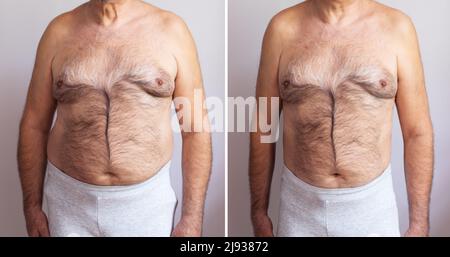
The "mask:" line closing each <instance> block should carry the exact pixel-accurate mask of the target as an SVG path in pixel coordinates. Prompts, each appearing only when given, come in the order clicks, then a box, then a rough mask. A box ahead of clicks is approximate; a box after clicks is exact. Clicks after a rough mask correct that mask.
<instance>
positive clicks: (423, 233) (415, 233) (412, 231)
mask: <svg viewBox="0 0 450 257" xmlns="http://www.w3.org/2000/svg"><path fill="white" fill-rule="evenodd" d="M428 236H429V229H428V226H424V227H413V226H410V227H409V228H408V230H407V231H406V233H405V237H428Z"/></svg>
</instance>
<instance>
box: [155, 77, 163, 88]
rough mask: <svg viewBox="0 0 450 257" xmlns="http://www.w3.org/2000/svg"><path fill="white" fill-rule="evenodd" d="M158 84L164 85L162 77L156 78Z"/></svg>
mask: <svg viewBox="0 0 450 257" xmlns="http://www.w3.org/2000/svg"><path fill="white" fill-rule="evenodd" d="M156 84H158V86H162V85H163V84H164V81H163V80H162V79H159V78H158V79H156Z"/></svg>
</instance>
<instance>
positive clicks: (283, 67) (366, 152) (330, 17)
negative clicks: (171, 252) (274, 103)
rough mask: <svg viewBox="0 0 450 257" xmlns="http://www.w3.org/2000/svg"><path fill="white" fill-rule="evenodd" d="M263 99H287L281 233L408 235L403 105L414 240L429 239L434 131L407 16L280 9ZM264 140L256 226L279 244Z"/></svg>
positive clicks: (343, 2)
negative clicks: (395, 139)
mask: <svg viewBox="0 0 450 257" xmlns="http://www.w3.org/2000/svg"><path fill="white" fill-rule="evenodd" d="M256 95H257V97H280V98H281V103H282V110H283V113H284V124H283V126H284V127H283V131H284V138H283V147H284V151H283V152H284V165H285V168H284V171H283V176H282V185H281V199H280V200H281V205H280V215H279V224H278V236H372V235H373V236H377V235H378V236H399V235H400V234H399V228H398V214H397V206H396V202H395V195H394V192H393V187H392V178H391V173H390V172H391V171H390V164H389V163H390V155H391V146H390V144H391V130H392V129H391V127H392V109H393V107H394V104H395V105H396V106H397V110H398V115H399V119H400V123H401V128H402V132H403V140H404V152H405V158H404V160H405V173H406V182H407V191H408V199H409V229H408V230H407V232H406V235H407V236H427V235H428V233H429V198H430V191H431V181H432V173H433V132H432V126H431V121H430V115H429V109H428V102H427V95H426V91H425V86H424V76H423V70H422V65H421V60H420V54H419V47H418V43H417V38H416V33H415V29H414V26H413V24H412V23H411V21H410V19H409V18H408V17H406V16H405V15H404V14H402V13H400V12H399V11H397V10H394V9H392V8H389V7H386V6H384V5H381V4H379V3H377V2H375V1H370V0H310V1H306V2H303V3H301V4H298V5H296V6H294V7H291V8H288V9H286V10H284V11H282V12H280V13H279V14H277V15H276V16H275V17H274V18H273V19H272V21H271V23H270V25H269V26H268V29H267V31H266V34H265V37H264V42H263V49H262V57H261V64H260V71H259V78H258V83H257V89H256ZM269 102H270V101H269ZM263 107H266V108H270V106H263ZM268 118H270V117H268ZM262 135H263V133H262V132H261V131H259V132H256V133H252V134H251V153H250V183H251V194H252V221H253V225H254V232H255V234H256V235H257V236H272V235H273V229H272V222H271V220H270V218H269V217H268V214H267V208H268V199H269V192H270V183H271V178H272V172H273V167H274V159H275V158H274V157H275V145H274V144H264V143H261V142H260V138H261V136H262Z"/></svg>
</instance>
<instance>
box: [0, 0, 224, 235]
mask: <svg viewBox="0 0 450 257" xmlns="http://www.w3.org/2000/svg"><path fill="white" fill-rule="evenodd" d="M83 2H85V1H82V0H64V1H61V0H39V1H36V0H2V1H0V126H1V127H0V236H24V235H26V230H25V222H24V218H23V214H22V196H21V191H20V185H19V178H18V172H17V165H16V149H17V138H18V128H19V120H20V116H21V113H22V110H23V105H24V101H25V96H26V91H27V88H28V83H29V80H30V77H31V72H32V68H33V63H34V58H35V53H36V47H37V44H38V41H39V39H40V37H41V35H42V33H43V31H44V29H45V28H46V26H47V24H48V23H49V22H50V21H51V20H52V19H53V18H54V17H55V16H57V15H59V14H61V13H63V12H66V11H69V10H71V9H73V8H75V7H76V6H78V5H80V4H82V3H83ZM148 2H151V3H152V4H154V5H156V6H159V7H161V8H163V9H167V10H170V11H172V12H174V13H176V14H178V15H180V16H181V17H182V18H184V20H185V21H186V23H187V24H188V26H189V27H190V29H191V31H192V33H193V35H194V38H195V40H196V43H197V47H198V50H199V56H200V62H201V66H202V70H203V76H204V82H205V88H206V94H207V96H216V97H219V98H221V99H223V98H224V95H225V85H224V76H225V74H224V68H225V67H224V51H225V50H224V49H225V42H224V39H225V38H224V26H225V24H224V22H225V21H224V19H225V16H224V15H225V14H224V9H225V8H224V2H223V1H221V0H214V1H211V0H189V1H184V0H158V1H157V0H151V1H148ZM174 137H175V145H174V149H175V150H174V157H173V160H172V173H171V174H172V182H173V186H174V188H175V191H176V193H177V196H178V199H181V169H180V167H181V162H180V156H181V136H180V134H175V136H174ZM224 138H225V137H224V134H223V133H214V134H213V151H214V156H213V160H214V162H213V173H212V177H211V182H210V187H209V191H208V197H207V201H206V213H205V221H204V223H205V225H204V235H206V236H223V235H224V216H225V214H224V212H225V207H224V206H225V202H224V201H225V200H224V190H225V185H224V180H225V178H224V177H225V176H224V175H225V173H224ZM179 207H180V203H179V205H178V208H177V214H176V216H175V219H176V220H178V218H179V214H180V208H179Z"/></svg>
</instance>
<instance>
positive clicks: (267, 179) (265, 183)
mask: <svg viewBox="0 0 450 257" xmlns="http://www.w3.org/2000/svg"><path fill="white" fill-rule="evenodd" d="M277 27H278V26H277V22H276V21H275V20H272V22H271V23H270V24H269V27H268V28H267V30H266V33H265V35H264V40H263V46H262V53H261V60H260V66H259V74H258V80H257V85H256V100H257V109H256V115H257V116H256V117H259V115H260V113H261V112H262V113H266V114H267V116H266V120H267V121H268V124H270V122H272V121H271V115H270V111H264V110H271V101H270V98H271V97H278V96H279V91H278V61H279V59H280V55H281V37H280V35H279V31H278V28H277ZM261 97H267V99H268V100H267V101H266V103H267V104H265V105H263V106H261V105H260V103H259V99H260V98H261ZM257 124H258V125H257V131H256V132H252V133H250V162H249V163H250V164H249V177H250V193H251V218H252V223H253V229H254V233H255V235H256V236H273V227H272V222H271V220H270V218H269V216H268V213H267V210H268V207H269V196H270V185H271V183H272V175H273V168H274V163H275V143H264V142H261V137H263V136H265V135H267V134H270V133H275V132H273V131H270V132H266V133H264V132H262V131H261V128H260V126H259V122H258V123H257Z"/></svg>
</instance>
